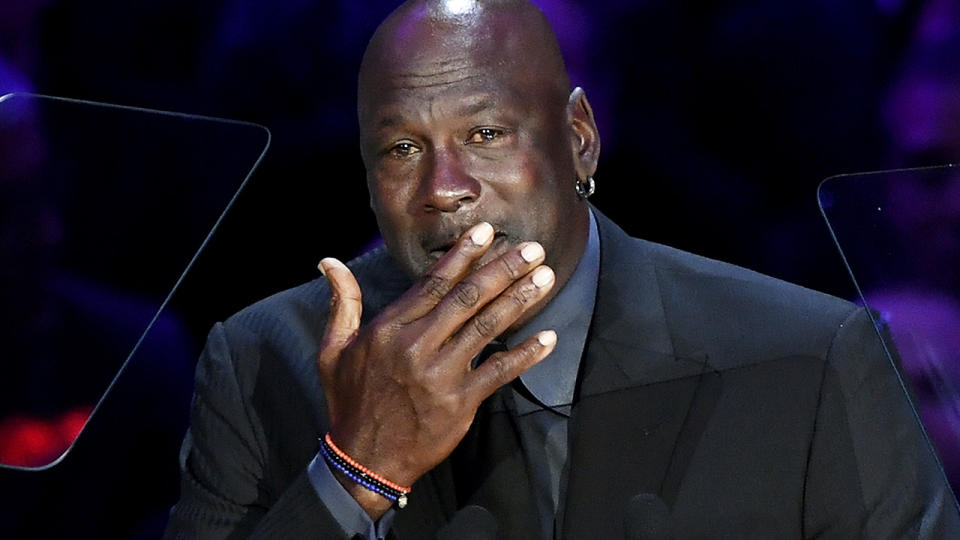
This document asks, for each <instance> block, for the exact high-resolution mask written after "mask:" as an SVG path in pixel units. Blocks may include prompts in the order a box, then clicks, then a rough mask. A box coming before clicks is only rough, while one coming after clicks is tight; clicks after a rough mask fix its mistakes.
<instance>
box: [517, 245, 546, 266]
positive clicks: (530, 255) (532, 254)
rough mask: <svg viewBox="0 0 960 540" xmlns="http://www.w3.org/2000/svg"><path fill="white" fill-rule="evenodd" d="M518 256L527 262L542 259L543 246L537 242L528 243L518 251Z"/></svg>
mask: <svg viewBox="0 0 960 540" xmlns="http://www.w3.org/2000/svg"><path fill="white" fill-rule="evenodd" d="M520 256H521V257H523V260H525V261H527V262H533V261H535V260H537V259H539V258H540V257H543V246H541V245H540V244H538V243H537V242H530V243H529V244H527V245H525V246H523V249H521V250H520Z"/></svg>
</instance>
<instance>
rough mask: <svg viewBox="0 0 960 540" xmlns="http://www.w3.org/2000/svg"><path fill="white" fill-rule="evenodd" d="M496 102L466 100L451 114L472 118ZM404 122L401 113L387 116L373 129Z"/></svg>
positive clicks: (494, 100) (482, 97)
mask: <svg viewBox="0 0 960 540" xmlns="http://www.w3.org/2000/svg"><path fill="white" fill-rule="evenodd" d="M498 101H499V100H497V99H496V98H494V97H492V96H488V95H484V96H479V97H476V98H467V99H464V100H463V101H462V102H461V103H460V105H459V106H457V108H456V109H454V111H453V114H454V115H456V116H473V115H475V114H479V113H481V112H484V111H487V110H490V109H493V108H494V107H496V106H497V103H498ZM404 121H405V115H404V114H403V113H394V114H388V115H386V116H383V117H382V118H380V119H378V120H377V121H376V122H375V124H374V129H376V130H377V131H380V130H382V129H386V128H392V127H396V126H399V125H402V124H403V123H404Z"/></svg>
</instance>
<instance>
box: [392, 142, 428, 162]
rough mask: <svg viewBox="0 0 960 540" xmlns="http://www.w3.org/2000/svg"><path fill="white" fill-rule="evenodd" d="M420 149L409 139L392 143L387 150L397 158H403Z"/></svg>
mask: <svg viewBox="0 0 960 540" xmlns="http://www.w3.org/2000/svg"><path fill="white" fill-rule="evenodd" d="M419 151H420V148H418V147H417V145H415V144H413V143H412V142H410V141H401V142H398V143H397V144H395V145H393V146H392V147H391V148H390V149H389V150H388V151H387V152H388V153H389V154H390V155H392V156H394V157H398V158H404V157H409V156H412V155H413V154H416V153H417V152H419Z"/></svg>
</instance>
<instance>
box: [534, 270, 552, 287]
mask: <svg viewBox="0 0 960 540" xmlns="http://www.w3.org/2000/svg"><path fill="white" fill-rule="evenodd" d="M532 279H533V284H534V285H536V286H537V287H538V288H543V287H546V286H547V285H549V284H550V282H551V281H553V270H551V269H550V267H549V266H543V267H541V268H539V269H538V270H537V271H536V272H534V273H533V278H532Z"/></svg>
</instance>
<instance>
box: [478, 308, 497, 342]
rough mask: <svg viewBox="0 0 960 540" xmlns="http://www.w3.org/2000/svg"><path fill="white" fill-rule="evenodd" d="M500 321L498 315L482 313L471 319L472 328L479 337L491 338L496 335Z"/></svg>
mask: <svg viewBox="0 0 960 540" xmlns="http://www.w3.org/2000/svg"><path fill="white" fill-rule="evenodd" d="M500 321H501V317H500V314H499V313H495V312H488V313H482V314H480V315H477V316H476V317H474V318H473V328H474V329H475V330H476V331H477V334H479V335H480V336H483V337H490V338H493V337H496V336H497V334H498V332H497V330H498V329H499V327H500Z"/></svg>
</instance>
